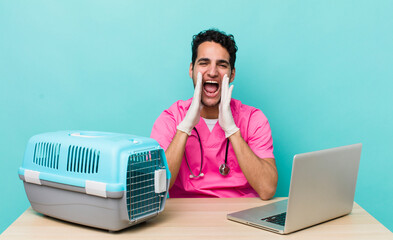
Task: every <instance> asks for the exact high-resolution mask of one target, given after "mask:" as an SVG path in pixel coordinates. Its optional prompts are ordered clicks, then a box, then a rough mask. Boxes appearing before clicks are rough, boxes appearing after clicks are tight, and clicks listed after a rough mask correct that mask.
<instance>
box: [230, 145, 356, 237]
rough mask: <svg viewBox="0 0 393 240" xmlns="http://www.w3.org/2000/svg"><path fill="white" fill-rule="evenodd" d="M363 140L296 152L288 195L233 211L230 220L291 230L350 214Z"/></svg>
mask: <svg viewBox="0 0 393 240" xmlns="http://www.w3.org/2000/svg"><path fill="white" fill-rule="evenodd" d="M361 150H362V144H361V143H358V144H354V145H348V146H343V147H337V148H331V149H326V150H321V151H316V152H310V153H303V154H297V155H295V156H294V158H293V166H292V176H291V185H290V189H289V196H288V199H286V200H282V201H278V202H274V203H271V204H267V205H264V206H260V207H255V208H251V209H247V210H244V211H239V212H234V213H230V214H228V215H227V218H228V219H229V220H233V221H236V222H240V223H243V224H246V225H250V226H253V227H257V228H261V229H264V230H268V231H272V232H275V233H279V234H288V233H291V232H294V231H298V230H301V229H304V228H307V227H310V226H313V225H316V224H319V223H322V222H326V221H329V220H331V219H334V218H338V217H341V216H344V215H347V214H349V213H350V212H351V211H352V207H353V201H354V197H355V188H356V179H357V175H358V169H359V162H360V153H361Z"/></svg>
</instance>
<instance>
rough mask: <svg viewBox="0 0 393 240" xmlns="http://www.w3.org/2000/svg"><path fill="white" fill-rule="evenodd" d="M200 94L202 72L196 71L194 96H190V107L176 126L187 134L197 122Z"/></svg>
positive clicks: (189, 133) (199, 110)
mask: <svg viewBox="0 0 393 240" xmlns="http://www.w3.org/2000/svg"><path fill="white" fill-rule="evenodd" d="M201 94H202V74H201V73H200V72H198V76H197V82H196V85H195V90H194V97H193V98H192V102H191V105H190V108H189V109H188V111H187V114H186V116H185V117H184V119H183V121H182V122H181V123H180V124H179V125H178V126H177V129H178V130H180V131H182V132H185V133H187V134H188V136H190V135H191V131H192V129H193V128H194V127H195V125H197V124H198V122H199V119H200V116H201V109H202V104H201Z"/></svg>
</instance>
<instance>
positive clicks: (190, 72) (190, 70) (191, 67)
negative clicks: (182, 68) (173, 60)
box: [188, 63, 194, 79]
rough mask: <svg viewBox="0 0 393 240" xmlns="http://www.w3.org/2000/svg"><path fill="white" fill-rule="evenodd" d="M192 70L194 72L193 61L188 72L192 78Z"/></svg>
mask: <svg viewBox="0 0 393 240" xmlns="http://www.w3.org/2000/svg"><path fill="white" fill-rule="evenodd" d="M192 72H194V66H193V65H192V63H190V69H189V70H188V74H189V75H190V78H191V79H192Z"/></svg>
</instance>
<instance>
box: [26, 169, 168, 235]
mask: <svg viewBox="0 0 393 240" xmlns="http://www.w3.org/2000/svg"><path fill="white" fill-rule="evenodd" d="M19 177H20V179H21V180H24V176H23V175H19ZM23 183H24V187H25V191H26V194H27V198H28V199H29V201H30V204H31V206H32V208H33V209H34V210H35V211H37V212H39V213H42V214H44V215H47V216H50V217H55V218H60V219H62V220H66V221H70V222H73V223H77V224H82V225H86V226H90V227H95V228H101V229H105V230H110V231H119V230H122V229H124V228H127V227H130V226H132V225H135V224H137V223H140V222H143V221H146V220H148V219H150V218H153V217H155V216H157V215H158V214H159V213H161V212H162V211H163V206H164V204H165V200H166V197H164V196H161V197H160V198H161V199H160V204H159V205H160V206H158V208H157V209H155V211H151V213H149V212H143V214H140V213H137V214H140V215H141V217H139V218H138V217H137V216H132V215H131V213H130V211H129V209H128V208H127V194H126V191H124V192H112V193H111V192H107V197H106V198H103V197H97V196H94V195H88V194H86V193H85V189H84V188H79V187H73V186H68V185H63V184H59V183H53V182H48V181H42V185H37V184H33V183H29V182H26V181H23ZM128 213H130V215H129V214H128ZM60 216H61V217H60Z"/></svg>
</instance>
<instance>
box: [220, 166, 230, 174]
mask: <svg viewBox="0 0 393 240" xmlns="http://www.w3.org/2000/svg"><path fill="white" fill-rule="evenodd" d="M229 171H230V169H229V167H228V166H227V165H226V164H225V163H223V164H221V166H220V173H221V175H223V176H226V175H228V173H229Z"/></svg>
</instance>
